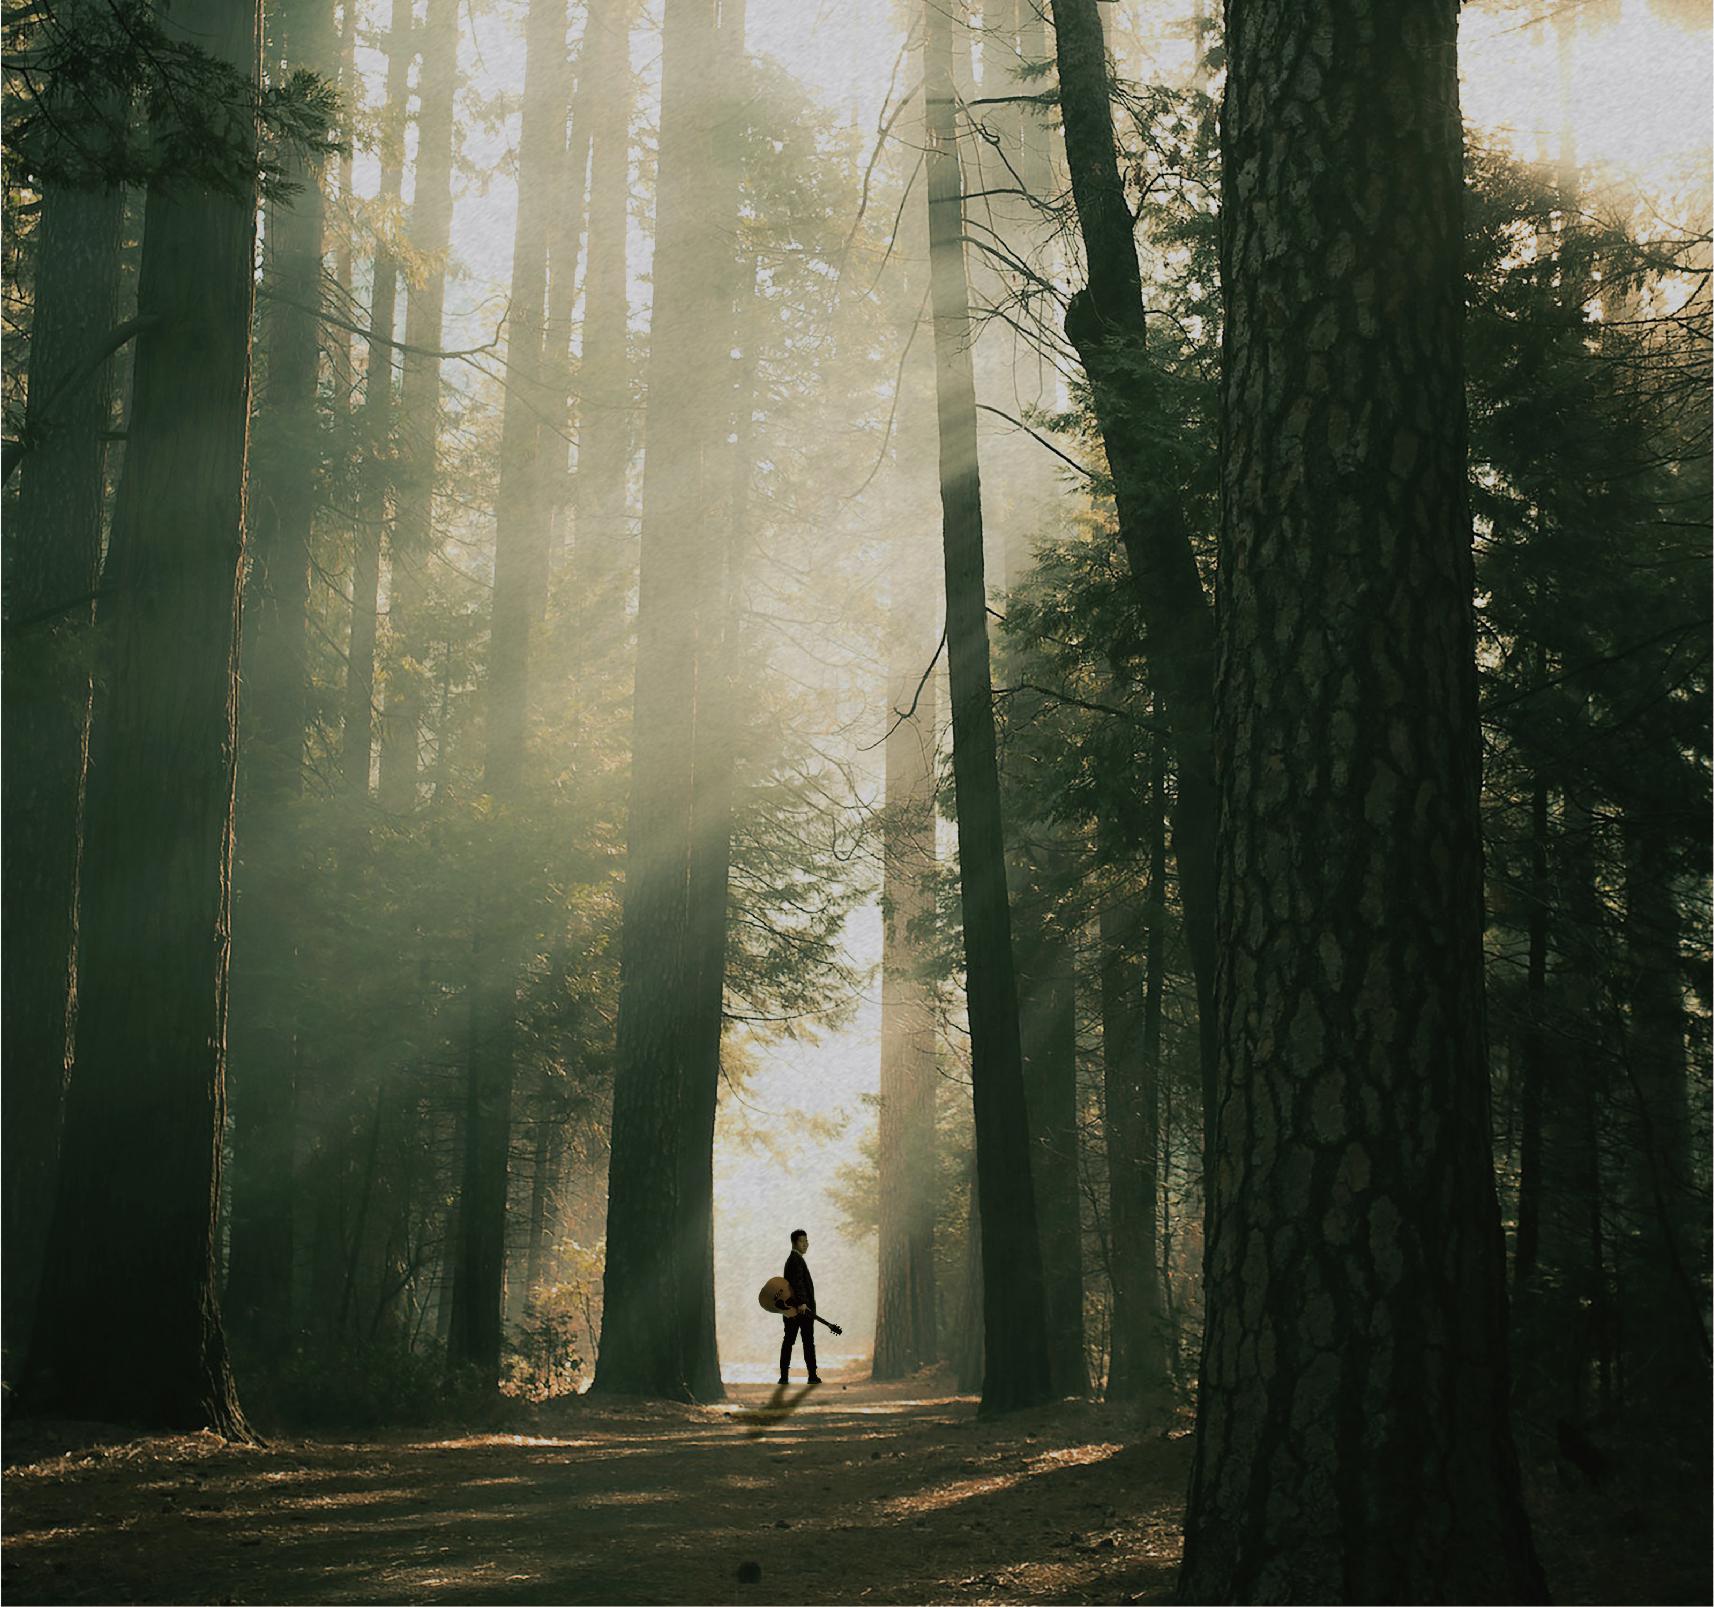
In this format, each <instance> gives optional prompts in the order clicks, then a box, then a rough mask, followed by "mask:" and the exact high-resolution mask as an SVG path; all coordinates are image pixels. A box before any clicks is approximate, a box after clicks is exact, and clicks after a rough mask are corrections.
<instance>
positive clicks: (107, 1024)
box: [25, 0, 260, 1435]
mask: <svg viewBox="0 0 1714 1607" xmlns="http://www.w3.org/2000/svg"><path fill="white" fill-rule="evenodd" d="M163 25H164V26H167V27H170V28H172V29H174V30H175V31H178V32H181V33H182V36H183V37H186V38H189V39H193V40H194V41H195V42H196V43H197V44H198V45H200V46H201V47H202V48H203V49H204V50H207V51H209V52H211V53H212V54H214V55H216V56H217V57H219V58H220V59H222V60H224V61H227V62H229V63H231V64H232V66H233V67H234V68H235V69H236V70H237V71H238V72H239V73H241V74H242V75H243V76H244V77H245V78H246V79H249V80H250V81H252V82H253V81H254V78H255V74H256V72H257V40H258V30H259V25H260V17H259V11H258V8H257V7H256V6H254V5H252V6H248V7H246V6H234V5H230V4H225V3H220V0H186V3H185V5H184V6H183V8H182V9H175V10H174V12H173V14H172V16H171V18H170V19H165V20H164V23H163ZM161 115H162V117H163V119H164V120H165V121H166V122H167V126H164V127H157V128H156V130H155V131H154V132H155V135H156V137H157V139H158V140H159V142H160V143H161V144H162V145H163V147H170V145H171V143H172V141H173V140H174V139H175V138H178V137H180V136H179V133H178V131H177V130H176V129H175V128H174V127H172V126H171V114H170V111H169V112H163V113H162V114H161ZM255 239H256V214H255V205H254V201H253V200H250V201H246V200H242V199H237V198H234V197H233V196H231V195H228V194H221V193H215V192H211V191H210V190H207V189H204V188H200V187H198V186H195V185H193V184H191V183H189V182H188V181H186V180H183V179H175V180H173V181H171V182H169V183H165V184H162V185H160V186H157V187H156V188H155V189H154V190H152V191H151V193H150V195H149V200H148V208H147V215H146V221H145V244H144V248H143V261H142V273H141V279H140V281H139V285H138V306H139V311H140V313H141V314H142V315H143V316H145V317H148V318H151V319H153V320H155V322H154V323H153V325H152V327H150V328H149V329H148V330H146V331H145V333H144V334H143V335H142V336H141V337H140V340H139V345H138V349H137V357H136V367H135V370H134V376H133V381H132V405H131V414H130V426H129V444H128V449H127V453H126V463H125V474H124V479H123V482H122V484H121V486H120V490H119V496H118V501H117V504H116V507H115V512H114V527H113V538H112V543H111V546H110V549H109V554H108V561H107V567H106V570H105V572H104V574H103V576H102V595H101V599H100V602H99V604H98V607H97V619H98V624H99V629H100V631H101V635H102V638H103V641H102V647H103V653H104V663H103V677H102V690H101V695H100V696H99V697H98V698H97V699H96V702H95V707H94V717H93V721H92V726H91V736H90V769H89V781H88V792H87V806H86V813H85V836H84V865H85V871H86V876H85V889H86V891H85V896H84V903H83V909H84V921H83V930H82V942H81V964H80V965H79V968H78V992H79V997H80V1004H81V1009H80V1012H79V1020H78V1041H77V1051H76V1061H75V1065H74V1068H73V1073H72V1077H71V1083H70V1089H69V1093H68V1097H67V1101H66V1119H65V1129H64V1139H63V1144H62V1151H61V1166H60V1177H59V1187H58V1192H57V1196H56V1201H55V1207H54V1215H53V1221H52V1226H51V1228H50V1231H49V1238H48V1254H47V1262H46V1267H45V1272H44V1277H43V1282H42V1292H41V1301H40V1306H39V1310H38V1315H37V1322H36V1328H35V1335H34V1340H33V1343H32V1346H31V1352H30V1362H29V1366H28V1370H27V1374H26V1380H25V1397H26V1398H27V1399H28V1400H29V1402H30V1404H31V1406H32V1407H33V1408H35V1409H37V1410H43V1411H52V1412H56V1413H59V1414H63V1415H66V1416H73V1417H82V1418H96V1419H102V1420H106V1421H113V1422H134V1423H141V1424H145V1425H148V1426H151V1427H158V1428H186V1429H194V1428H203V1427H208V1428H212V1429H214V1430H216V1431H217V1432H219V1433H222V1434H227V1435H241V1434H243V1433H245V1426H244V1419H243V1415H242V1413H241V1412H240V1410H239V1406H238V1398H237V1393H236V1390H235V1388H234V1385H233V1381H232V1373H231V1369H230V1366H229V1365H228V1361H227V1351H226V1341H225V1336H224V1334H223V1332H222V1328H221V1322H220V1302H219V1295H218V1291H217V1283H216V1254H215V1225H216V1219H217V1213H218V1206H219V1199H220V1143H221V1127H222V1123H223V1120H224V1116H225V1104H226V1093H225V1046H226V983H227V952H228V951H227V940H228V933H229V929H230V928H229V918H230V886H231V881H230V878H231V865H232V801H233V785H234V779H235V777H234V770H235V750H236V738H237V706H238V588H239V569H240V565H241V563H242V561H243V552H244V461H245V448H246V440H247V425H248V414H249V399H250V398H249V390H250V315H251V305H252V299H253V284H252V264H253V260H254V248H255ZM116 1332H119V1333H123V1335H124V1336H125V1337H124V1342H123V1343H120V1344H116V1343H115V1342H114V1335H115V1333H116Z"/></svg>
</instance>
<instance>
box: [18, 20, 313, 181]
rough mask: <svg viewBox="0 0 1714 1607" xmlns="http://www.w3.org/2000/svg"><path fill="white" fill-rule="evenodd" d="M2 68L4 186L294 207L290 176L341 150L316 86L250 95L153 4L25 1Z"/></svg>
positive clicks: (249, 87) (291, 80)
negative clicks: (157, 192)
mask: <svg viewBox="0 0 1714 1607" xmlns="http://www.w3.org/2000/svg"><path fill="white" fill-rule="evenodd" d="M4 67H5V74H6V85H7V89H8V94H7V97H6V111H5V118H4V128H3V134H4V149H5V177H6V182H7V183H8V184H22V185H28V186H30V187H32V188H35V189H40V188H41V186H42V185H43V184H69V185H73V186H95V185H107V184H134V185H139V186H141V185H149V184H157V183H160V182H163V181H167V182H174V183H180V182H182V183H184V184H188V185H195V186H199V187H206V188H208V189H213V190H217V191H221V192H223V193H225V194H228V195H230V196H232V197H233V198H234V199H235V200H239V201H248V200H250V199H251V198H252V197H253V196H254V195H255V193H256V191H257V188H258V186H259V187H260V189H261V191H262V193H263V194H265V195H275V196H279V195H287V194H290V193H291V192H292V191H293V190H294V189H295V188H297V187H298V185H297V181H295V180H293V179H291V178H289V177H288V174H289V173H290V171H291V169H292V167H293V165H294V164H295V163H297V162H303V163H306V164H307V165H308V166H309V167H310V168H311V169H315V168H319V166H320V164H321V163H322V162H323V161H324V160H325V159H326V157H327V156H328V155H329V154H330V153H332V152H335V151H337V150H338V149H339V148H340V146H339V142H338V140H337V139H336V138H335V136H334V133H333V130H334V128H335V126H336V124H337V121H338V117H339V101H338V96H337V95H336V93H335V92H334V90H333V88H332V86H331V85H330V84H328V83H327V82H326V81H325V80H324V79H322V78H320V77H318V76H317V75H316V74H314V73H311V72H308V71H304V70H301V69H300V70H297V71H294V72H292V73H290V74H289V75H288V76H287V77H286V78H285V79H284V80H283V81H281V82H279V83H275V84H269V85H265V86H261V87H260V88H258V86H257V85H255V84H253V83H252V82H251V81H250V80H249V79H248V78H247V77H246V76H245V75H244V74H243V73H241V72H238V71H235V70H234V69H233V67H232V66H231V65H230V64H229V63H226V62H224V61H221V60H219V59H217V58H216V57H213V56H211V55H209V53H208V52H207V51H205V50H203V49H202V48H201V47H200V46H199V45H197V44H195V43H194V42H192V41H190V40H188V39H186V38H185V37H184V36H183V34H182V32H180V31H176V30H174V29H173V28H172V27H171V26H170V24H166V23H163V22H162V20H161V19H160V16H159V12H158V8H157V7H156V6H154V5H153V4H151V3H149V0H110V3H108V4H103V5H85V4H78V3H75V0H35V3H33V4H31V5H29V6H27V7H23V8H20V9H19V11H17V12H15V13H13V14H12V16H11V17H10V18H9V20H8V27H7V31H6V54H5V58H4Z"/></svg>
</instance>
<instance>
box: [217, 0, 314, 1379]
mask: <svg viewBox="0 0 1714 1607" xmlns="http://www.w3.org/2000/svg"><path fill="white" fill-rule="evenodd" d="M276 30H277V32H278V35H279V38H278V40H277V45H278V48H279V50H280V53H281V55H282V56H283V57H284V59H285V61H286V63H287V65H288V68H289V69H291V70H296V69H298V68H309V69H311V70H312V71H315V72H319V73H323V74H330V73H331V72H332V70H333V56H334V52H335V47H336V40H335V35H334V23H333V6H332V3H331V0H297V3H296V4H294V5H292V6H290V7H287V8H285V9H284V13H283V15H282V16H281V17H280V18H279V20H278V21H277V23H276ZM293 178H294V179H295V181H296V182H297V183H298V184H299V185H301V186H302V187H301V189H300V190H299V191H298V193H297V195H296V196H294V197H293V198H291V199H290V200H288V201H281V202H278V203H276V204H275V206H274V209H273V212H272V214H271V216H272V220H273V229H272V233H273V236H274V243H273V250H272V252H271V259H270V260H271V267H272V275H273V283H274V287H275V290H276V292H277V294H276V296H275V299H274V300H273V301H271V302H270V303H269V306H268V318H267V325H266V328H267V366H266V369H265V373H264V382H263V386H262V394H261V396H260V398H259V402H260V405H259V406H258V408H257V410H256V447H255V453H254V458H253V462H252V467H251V475H250V488H251V489H250V552H251V564H250V576H249V580H248V583H247V584H248V592H247V596H246V599H245V631H244V634H245V639H246V640H245V652H244V688H245V698H244V714H245V719H244V730H243V739H244V740H243V742H242V745H241V752H240V766H239V784H238V815H239V829H238V841H239V843H240V845H241V847H242V852H241V853H240V856H239V864H238V870H237V876H236V882H237V908H236V911H235V920H234V938H235V941H234V945H233V946H234V954H233V994H234V1008H233V1010H232V1049H231V1088H232V1112H233V1124H232V1125H233V1135H234V1142H233V1169H232V1170H233V1177H232V1216H231V1241H230V1250H229V1254H228V1264H227V1279H226V1293H225V1309H226V1315H227V1320H228V1322H229V1323H230V1325H231V1328H232V1331H233V1334H234V1335H235V1337H237V1338H238V1339H239V1340H240V1341H242V1343H243V1344H245V1345H247V1346H249V1347H250V1348H251V1349H252V1350H254V1351H256V1352H257V1353H259V1354H264V1355H277V1354H279V1353H280V1352H282V1351H283V1350H284V1349H285V1348H286V1347H287V1346H288V1345H289V1344H290V1342H291V1336H292V1299H291V1289H292V1244H293V1221H292V1218H293V1194H294V1181H293V1172H294V1167H295V1155H296V1132H295V1127H296V1106H297V1062H298V1041H297V1022H296V1013H297V1008H298V1003H299V1000H298V996H297V993H296V990H295V987H294V973H295V968H296V951H295V948H294V946H293V944H292V930H293V929H292V920H291V915H292V908H293V904H294V901H295V899H296V897H297V892H298V888H299V886H300V883H301V875H302V868H301V866H300V864H299V862H298V854H299V851H298V846H297V840H296V822H295V810H294V806H295V804H296V802H297V799H298V798H299V796H300V794H301V792H302V789H303V753H304V733H305V726H306V721H307V716H308V693H309V665H308V610H309V565H310V528H311V524H312V522H313V519H314V515H315V488H316V473H317V469H318V467H319V462H320V455H321V440H320V431H319V428H318V420H317V411H316V387H317V381H318V378H319V373H320V366H321V348H320V337H321V329H320V324H319V321H318V320H317V319H316V317H315V315H314V313H313V312H310V311H306V310H305V309H310V308H314V307H316V306H318V305H319V304H320V301H321V293H322V292H321V275H322V254H323V227H324V221H325V210H326V208H325V201H324V196H323V192H322V175H321V172H320V171H319V169H318V168H314V167H311V166H310V165H308V164H307V163H305V162H304V161H302V159H301V158H293Z"/></svg>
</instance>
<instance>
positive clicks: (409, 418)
mask: <svg viewBox="0 0 1714 1607" xmlns="http://www.w3.org/2000/svg"><path fill="white" fill-rule="evenodd" d="M422 57H423V59H422V74H421V78H420V80H419V83H418V94H419V96H420V98H421V110H420V111H419V112H418V114H417V159H416V187H415V190H414V192H413V194H412V196H411V222H410V239H411V248H412V250H413V251H416V252H418V253H419V254H420V255H421V256H422V257H424V258H425V259H427V262H428V267H427V270H426V272H425V274H424V277H423V280H422V283H421V284H413V285H411V286H410V287H409V289H408V290H407V291H406V300H405V345H406V346H407V348H409V349H408V350H407V351H406V352H405V354H404V377H403V379H402V380H401V382H400V395H399V463H398V486H397V492H396V501H395V506H394V513H393V538H392V541H391V543H390V545H389V554H390V558H391V569H390V571H389V575H388V581H387V624H388V634H389V637H390V638H391V652H390V654H389V664H388V669H387V697H386V707H385V710H384V713H383V717H382V722H381V779H380V788H379V797H380V802H381V807H382V808H383V809H386V810H387V811H388V812H389V813H391V814H395V815H403V814H409V813H410V812H411V810H413V809H414V808H415V807H416V803H417V773H418V769H419V754H418V748H419V745H420V743H421V740H422V724H423V710H424V707H425V703H426V697H425V677H426V676H427V674H428V671H427V668H426V667H425V662H424V661H425V660H426V659H427V658H428V656H429V652H428V643H427V641H426V640H425V639H424V638H423V636H422V632H421V625H420V622H419V616H420V615H421V612H422V606H423V565H424V564H426V563H427V562H428V558H429V554H430V553H432V552H433V551H434V550H435V538H434V479H435V466H436V460H437V456H438V447H439V437H440V359H439V358H437V357H429V356H426V355H425V353H427V352H430V351H435V350H437V349H438V348H439V347H440V344H441V324H442V314H443V312H444V309H445V306H446V254H447V248H448V246H449V244H450V242H451V239H452V150H453V99H454V96H455V94H456V93H457V89H458V0H429V5H428V13H427V16H426V17H425V19H424V24H423V51H422Z"/></svg>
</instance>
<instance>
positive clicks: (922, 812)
mask: <svg viewBox="0 0 1714 1607" xmlns="http://www.w3.org/2000/svg"><path fill="white" fill-rule="evenodd" d="M891 615H892V633H893V639H894V645H893V665H892V672H891V675H890V677H889V683H888V700H887V702H888V714H887V720H888V728H887V738H886V752H885V765H886V783H885V784H886V815H885V817H884V820H883V825H882V858H881V864H882V871H881V875H882V883H881V908H882V912H883V919H884V925H883V928H882V938H881V1108H880V1112H879V1129H880V1131H879V1139H880V1176H879V1186H880V1197H881V1218H880V1234H879V1242H878V1245H877V1267H876V1271H877V1280H878V1281H877V1297H876V1304H875V1355H874V1363H873V1373H872V1376H873V1377H875V1378H877V1379H882V1380H885V1379H894V1378H906V1377H908V1376H909V1375H910V1374H912V1373H914V1372H916V1371H917V1369H918V1368H921V1367H926V1366H928V1365H929V1364H930V1363H932V1362H934V1361H935V1360H937V1359H938V1357H939V1354H940V1344H939V1338H938V1334H937V1318H936V1303H937V1302H936V1291H935V1280H934V1194H935V1182H934V1132H935V1127H934V1124H935V1079H936V1066H935V1012H934V993H933V989H932V986H931V984H930V982H929V980H928V977H927V974H926V972H927V966H928V963H929V962H928V956H927V954H926V952H925V945H926V929H927V923H928V922H929V920H931V919H932V912H933V899H934V888H933V876H934V870H935V861H936V853H935V807H934V799H935V742H936V727H937V725H938V722H939V699H938V697H937V695H936V686H935V676H934V674H933V673H932V671H931V672H929V673H927V674H926V675H925V669H926V668H927V666H928V665H929V664H930V662H931V660H932V659H933V658H934V656H935V651H936V645H937V644H936V643H935V642H934V641H933V639H932V631H933V628H932V626H930V625H929V624H928V621H927V618H926V617H925V611H924V609H923V608H922V607H921V605H920V604H919V603H918V602H917V601H916V599H915V596H914V595H913V590H912V588H910V587H909V586H908V585H907V584H906V582H905V580H904V579H903V577H901V578H900V579H899V580H898V581H896V582H895V591H894V595H893V601H892V607H891ZM919 686H920V688H921V690H920V691H919V690H918V688H919Z"/></svg>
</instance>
